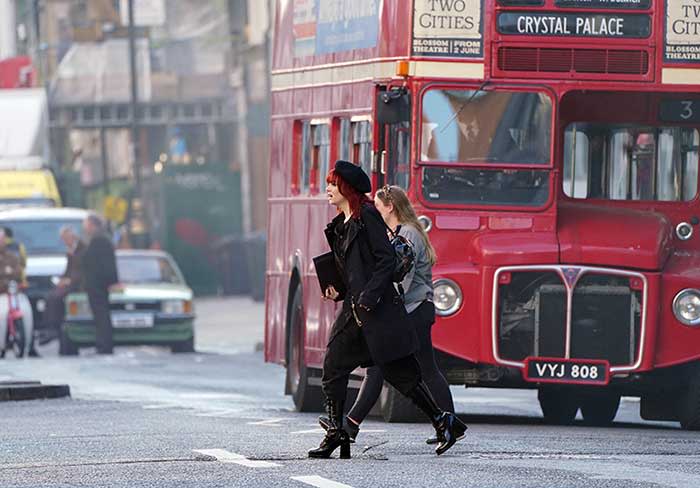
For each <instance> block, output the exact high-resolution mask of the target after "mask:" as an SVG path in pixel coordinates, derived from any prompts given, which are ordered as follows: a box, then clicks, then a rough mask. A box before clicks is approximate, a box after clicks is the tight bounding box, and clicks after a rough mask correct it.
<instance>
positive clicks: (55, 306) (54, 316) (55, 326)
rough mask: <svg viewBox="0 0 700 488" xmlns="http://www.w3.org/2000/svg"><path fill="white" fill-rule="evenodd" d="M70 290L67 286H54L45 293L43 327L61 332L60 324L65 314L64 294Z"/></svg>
mask: <svg viewBox="0 0 700 488" xmlns="http://www.w3.org/2000/svg"><path fill="white" fill-rule="evenodd" d="M70 292H71V290H70V288H69V287H67V286H61V287H57V288H54V289H53V290H51V291H50V292H49V294H48V295H46V310H44V315H43V317H42V318H43V326H44V329H46V330H49V331H53V332H56V333H57V334H58V333H60V332H61V325H62V324H63V319H64V318H65V316H66V303H65V300H66V296H67V295H68V294H69V293H70Z"/></svg>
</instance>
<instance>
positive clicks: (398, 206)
mask: <svg viewBox="0 0 700 488" xmlns="http://www.w3.org/2000/svg"><path fill="white" fill-rule="evenodd" d="M377 198H379V199H380V200H381V201H382V203H383V204H384V205H388V204H390V203H391V204H392V205H393V206H394V210H393V211H394V213H396V218H397V219H398V220H399V223H400V224H402V225H403V224H408V225H411V226H413V227H415V229H416V230H417V231H418V233H420V235H421V237H422V238H423V243H424V244H425V255H426V256H427V258H428V262H429V263H430V265H431V266H432V265H434V264H435V263H436V262H437V255H436V254H435V248H433V245H432V244H431V243H430V238H428V234H427V233H426V232H425V229H424V228H423V226H422V225H421V223H420V222H419V221H418V217H417V216H416V212H415V210H413V205H411V202H410V201H409V199H408V195H406V192H405V191H404V190H403V188H401V187H400V186H396V185H391V186H389V185H384V186H383V187H381V188H380V189H379V190H377Z"/></svg>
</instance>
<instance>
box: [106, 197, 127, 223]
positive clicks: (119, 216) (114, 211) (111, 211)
mask: <svg viewBox="0 0 700 488" xmlns="http://www.w3.org/2000/svg"><path fill="white" fill-rule="evenodd" d="M103 203H104V214H105V217H106V218H107V219H108V220H111V221H112V222H116V223H117V224H121V223H123V222H124V221H125V220H126V212H127V210H128V209H129V204H128V202H127V201H126V200H125V199H123V198H120V197H114V196H111V195H108V196H106V197H105V198H104V202H103Z"/></svg>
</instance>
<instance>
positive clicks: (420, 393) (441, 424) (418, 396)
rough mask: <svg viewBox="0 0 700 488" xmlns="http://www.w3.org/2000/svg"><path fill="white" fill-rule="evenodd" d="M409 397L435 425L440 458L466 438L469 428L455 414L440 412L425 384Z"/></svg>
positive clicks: (437, 450) (416, 388) (412, 391)
mask: <svg viewBox="0 0 700 488" xmlns="http://www.w3.org/2000/svg"><path fill="white" fill-rule="evenodd" d="M408 397H409V398H410V399H411V400H413V403H415V404H416V406H417V407H418V408H419V409H420V410H421V411H422V412H423V413H425V414H426V415H427V416H428V418H430V421H431V422H432V423H433V427H435V433H436V434H437V436H436V437H437V440H438V443H437V444H438V446H437V447H436V448H435V452H436V453H437V455H438V456H439V455H440V454H443V453H445V452H446V451H447V450H448V449H449V448H450V447H452V446H453V445H454V444H455V442H457V441H458V440H459V439H461V438H463V437H464V433H465V432H466V431H467V426H466V425H464V422H462V421H461V420H459V418H458V417H457V416H456V415H455V414H453V413H451V412H443V411H442V410H440V407H438V405H437V403H436V402H435V399H434V398H433V395H432V394H431V393H430V390H429V389H428V387H427V386H426V384H425V383H423V382H422V381H421V382H420V383H418V385H417V386H416V387H415V388H414V389H413V390H411V391H410V392H409V393H408Z"/></svg>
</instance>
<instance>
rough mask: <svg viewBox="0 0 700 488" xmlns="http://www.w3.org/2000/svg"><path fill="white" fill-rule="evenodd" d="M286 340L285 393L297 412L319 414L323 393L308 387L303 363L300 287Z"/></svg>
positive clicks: (306, 372) (311, 386)
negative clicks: (289, 397)
mask: <svg viewBox="0 0 700 488" xmlns="http://www.w3.org/2000/svg"><path fill="white" fill-rule="evenodd" d="M290 313H291V315H290V320H289V338H288V340H287V378H286V382H287V388H286V389H287V391H288V392H289V394H290V395H292V400H293V401H294V407H295V408H296V410H297V412H321V411H322V410H323V392H322V391H321V387H320V386H316V385H310V384H309V378H310V372H309V369H308V368H307V367H306V363H305V361H304V300H303V297H302V294H301V287H297V288H296V290H295V291H294V297H293V299H292V307H291V310H290Z"/></svg>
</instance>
